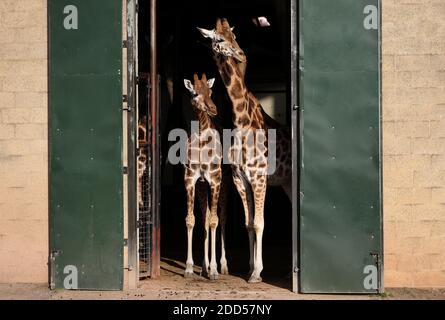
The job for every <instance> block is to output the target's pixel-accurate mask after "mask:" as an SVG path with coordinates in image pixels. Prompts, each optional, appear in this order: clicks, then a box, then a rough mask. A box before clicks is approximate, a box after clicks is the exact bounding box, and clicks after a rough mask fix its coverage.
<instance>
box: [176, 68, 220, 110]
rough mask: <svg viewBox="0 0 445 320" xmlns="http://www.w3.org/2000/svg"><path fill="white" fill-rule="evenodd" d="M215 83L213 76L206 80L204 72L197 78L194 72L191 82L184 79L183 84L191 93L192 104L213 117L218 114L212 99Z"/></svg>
mask: <svg viewBox="0 0 445 320" xmlns="http://www.w3.org/2000/svg"><path fill="white" fill-rule="evenodd" d="M214 83H215V78H212V79H210V80H207V77H206V75H205V73H203V74H202V78H201V79H199V78H198V75H197V74H196V73H195V74H194V76H193V83H192V82H191V81H190V80H187V79H184V85H185V87H186V88H187V90H188V91H189V92H190V93H191V95H192V105H193V106H194V107H195V108H197V109H198V110H201V111H204V112H206V113H207V114H208V115H209V116H211V117H214V116H216V115H217V114H218V111H217V109H216V106H215V104H214V103H213V100H212V98H211V97H212V90H211V89H212V87H213V84H214Z"/></svg>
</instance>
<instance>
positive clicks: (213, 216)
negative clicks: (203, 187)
mask: <svg viewBox="0 0 445 320" xmlns="http://www.w3.org/2000/svg"><path fill="white" fill-rule="evenodd" d="M212 178H213V179H212V180H211V182H210V189H211V205H210V233H211V237H212V239H211V242H210V244H211V258H210V273H209V278H210V279H211V280H216V279H218V277H219V275H218V268H217V264H216V228H217V227H218V220H219V219H218V198H219V192H220V187H221V171H219V172H218V173H216V174H215V175H214V176H213V177H212Z"/></svg>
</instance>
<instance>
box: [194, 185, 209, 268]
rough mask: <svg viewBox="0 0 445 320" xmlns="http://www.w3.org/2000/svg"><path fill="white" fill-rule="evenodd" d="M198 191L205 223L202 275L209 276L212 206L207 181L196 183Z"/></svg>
mask: <svg viewBox="0 0 445 320" xmlns="http://www.w3.org/2000/svg"><path fill="white" fill-rule="evenodd" d="M196 193H197V197H198V201H199V207H200V208H201V214H202V221H203V224H204V257H203V261H202V269H201V276H203V277H208V275H209V269H210V263H209V229H210V208H209V205H208V191H207V183H203V182H198V183H197V185H196Z"/></svg>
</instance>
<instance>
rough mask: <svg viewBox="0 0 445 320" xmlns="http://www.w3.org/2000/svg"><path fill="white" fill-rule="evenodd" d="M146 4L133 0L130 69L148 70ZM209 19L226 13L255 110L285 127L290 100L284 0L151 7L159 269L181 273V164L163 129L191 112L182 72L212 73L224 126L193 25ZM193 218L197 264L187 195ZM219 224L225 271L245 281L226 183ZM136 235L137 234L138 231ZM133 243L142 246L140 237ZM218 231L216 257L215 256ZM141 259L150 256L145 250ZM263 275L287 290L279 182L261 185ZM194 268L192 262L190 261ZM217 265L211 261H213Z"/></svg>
mask: <svg viewBox="0 0 445 320" xmlns="http://www.w3.org/2000/svg"><path fill="white" fill-rule="evenodd" d="M149 6H150V3H149V2H141V3H139V11H138V15H139V18H138V21H139V25H138V39H139V41H138V69H139V75H140V76H139V79H142V78H143V77H141V75H147V74H149V72H150V50H149V49H150V46H149V43H150V35H149V31H150V20H149V18H150V7H149ZM217 18H227V19H228V21H229V22H230V24H231V25H232V26H234V27H235V31H234V32H235V34H236V36H237V41H238V43H239V45H240V46H241V48H242V49H243V50H244V52H245V53H246V55H247V59H248V63H247V71H246V84H247V87H248V88H249V90H250V91H251V92H252V93H253V94H254V95H255V96H256V97H257V98H258V99H259V100H260V102H261V104H262V106H263V109H264V110H265V111H266V113H268V114H269V115H270V116H271V117H272V118H274V119H275V120H276V121H278V122H279V123H280V124H282V125H284V126H287V127H288V128H289V131H290V130H291V129H290V126H291V114H290V113H291V110H290V108H289V106H290V72H291V68H290V54H289V53H290V1H273V0H259V1H256V2H255V4H254V5H252V4H251V3H248V2H243V1H237V0H224V1H223V0H214V1H208V0H207V1H206V0H192V1H187V2H182V1H159V2H158V8H157V22H158V23H157V30H158V33H157V56H158V64H157V67H158V74H159V90H158V95H159V97H158V99H159V110H160V112H159V120H160V126H159V131H160V137H161V155H162V156H161V161H160V169H161V188H160V193H161V213H160V217H161V228H162V232H161V248H160V249H161V275H166V276H168V275H169V273H172V272H183V271H184V270H183V269H181V268H182V266H183V265H184V262H185V260H186V252H187V241H186V240H187V237H186V226H185V215H186V193H185V188H184V182H183V167H182V165H174V166H173V165H171V164H169V163H168V161H167V157H166V155H167V153H168V149H169V147H170V146H171V142H169V141H168V133H169V132H170V130H172V129H175V128H182V129H185V130H187V131H188V132H189V131H190V121H191V120H193V119H194V113H193V110H192V107H191V104H190V96H189V94H188V92H187V91H186V90H185V88H184V85H183V80H184V78H187V79H191V78H192V77H193V74H194V73H195V72H196V73H198V74H202V73H206V75H207V77H208V78H216V83H215V86H214V88H213V96H212V98H213V101H214V102H215V104H216V106H217V108H218V116H217V117H216V118H215V119H214V121H215V122H217V123H218V125H219V126H221V127H223V128H227V129H230V128H232V127H233V124H232V107H231V102H230V100H229V98H228V95H227V92H226V88H225V87H224V85H223V82H222V80H221V78H220V75H219V73H218V70H217V67H216V64H215V61H214V59H213V53H212V52H211V49H210V48H209V46H208V44H209V43H208V42H207V41H206V40H205V39H204V38H203V37H202V36H201V35H200V33H199V32H198V30H197V29H196V27H204V28H208V29H211V28H213V27H214V25H215V21H216V19H217ZM141 83H142V82H141V81H140V85H139V121H142V119H144V117H147V116H149V115H147V112H146V110H148V109H149V108H148V107H147V104H148V100H147V99H146V97H147V93H146V92H145V91H144V90H145V89H144V87H143V86H141ZM195 203H196V205H195V217H196V224H195V228H194V236H193V253H194V261H195V264H196V265H197V270H198V271H199V267H200V266H201V261H202V259H203V239H204V235H203V224H202V217H201V214H200V210H199V208H198V205H199V204H198V201H195ZM227 216H228V217H227V225H226V253H227V260H228V267H229V273H230V276H233V277H237V278H244V279H247V272H248V269H249V245H248V236H247V232H246V228H245V224H244V213H243V208H242V205H241V201H240V197H239V195H238V192H237V191H236V189H235V187H234V186H233V185H232V186H231V187H230V188H229V196H228V208H227ZM140 233H141V234H143V232H141V230H140ZM139 245H140V246H141V245H142V246H149V245H150V244H148V243H146V244H144V240H143V239H141V238H140V244H139ZM219 248H220V244H219V236H218V241H217V260H218V261H219V257H220V250H219ZM145 259H150V256H149V254H148V255H147V257H146V258H145ZM263 263H264V270H263V272H262V277H263V281H264V282H266V283H270V284H273V285H276V286H279V287H283V288H288V289H291V287H292V280H291V277H290V274H291V272H292V204H291V201H290V199H288V197H287V196H286V194H285V193H284V192H283V191H282V189H281V188H277V187H269V188H268V190H267V194H266V202H265V229H264V237H263ZM198 266H199V267H198ZM218 270H219V266H218Z"/></svg>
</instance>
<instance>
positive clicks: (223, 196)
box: [219, 174, 231, 274]
mask: <svg viewBox="0 0 445 320" xmlns="http://www.w3.org/2000/svg"><path fill="white" fill-rule="evenodd" d="M230 179H231V177H230V176H229V175H227V174H226V175H223V180H222V182H221V192H220V194H219V217H220V218H219V221H220V225H221V260H220V263H221V274H229V268H228V266H227V259H226V221H227V197H228V194H227V193H228V192H229V183H230Z"/></svg>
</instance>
